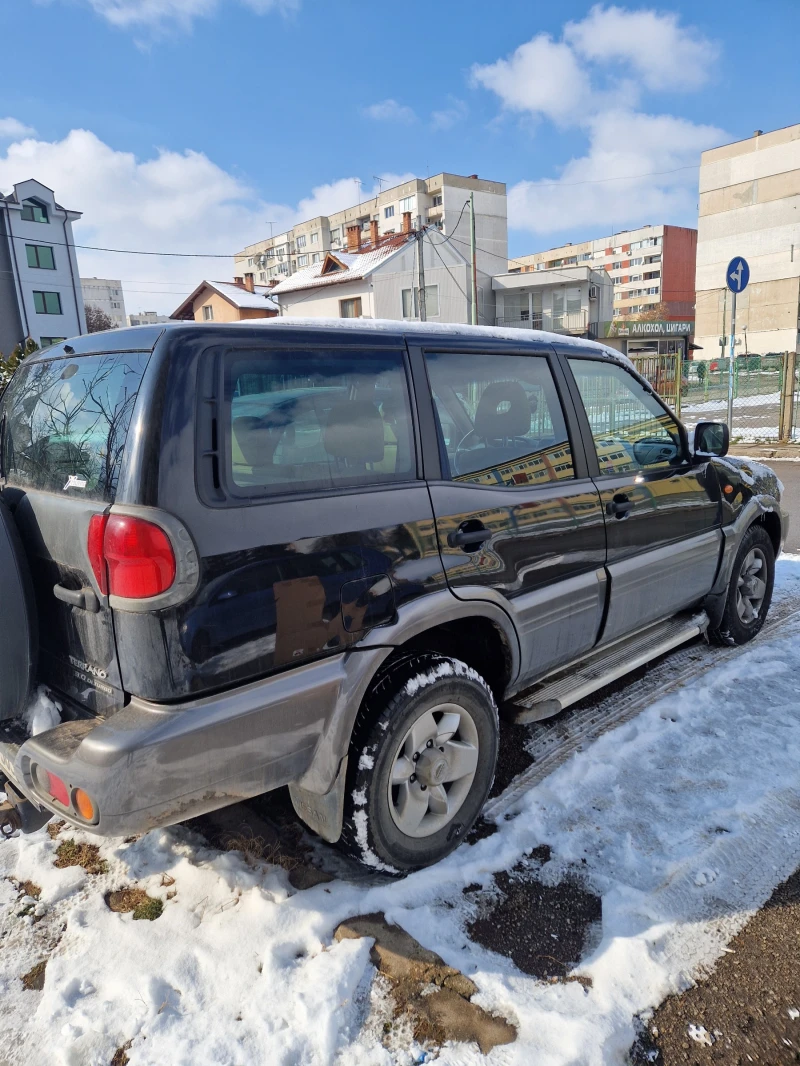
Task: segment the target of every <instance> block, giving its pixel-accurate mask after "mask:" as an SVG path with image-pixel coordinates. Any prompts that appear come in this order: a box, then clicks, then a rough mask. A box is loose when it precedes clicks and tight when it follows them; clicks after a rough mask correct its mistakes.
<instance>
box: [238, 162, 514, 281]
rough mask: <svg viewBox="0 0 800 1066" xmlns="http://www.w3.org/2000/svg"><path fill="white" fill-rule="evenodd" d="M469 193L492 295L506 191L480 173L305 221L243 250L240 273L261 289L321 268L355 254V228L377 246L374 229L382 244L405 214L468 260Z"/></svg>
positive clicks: (387, 193)
mask: <svg viewBox="0 0 800 1066" xmlns="http://www.w3.org/2000/svg"><path fill="white" fill-rule="evenodd" d="M470 192H472V193H473V194H474V197H475V238H476V244H477V250H478V251H477V256H476V261H477V267H478V272H479V273H480V274H482V275H484V281H483V283H482V286H481V287H482V288H488V289H489V290H491V284H490V283H489V281H488V279H489V278H491V276H492V275H493V274H496V273H497V272H498V270H502V269H503V268H504V266H505V263H506V260H507V257H508V204H507V199H506V187H505V185H504V184H503V182H500V181H486V180H484V179H482V178H479V177H478V176H477V174H472V175H470V176H469V177H462V176H460V175H458V174H446V173H442V174H436V175H435V176H434V177H431V178H413V179H411V180H410V181H407V182H404V183H403V184H402V185H397V186H394V187H393V188H391V189H384V190H383V191H382V192H380V193H379V195H378V196H374V197H372V198H371V199H368V200H363V201H361V202H360V203H358V204H355V205H354V206H353V207H348V208H347V209H345V210H344V211H337V212H336V213H335V214H332V215H320V216H318V217H317V218H312V219H309V220H308V221H306V222H301V223H299V224H298V225H296V226H294V227H292V229H290V230H287V231H286V232H285V233H280V234H278V235H277V236H274V237H269V238H267V239H265V240H261V241H258V242H256V243H255V244H251V245H248V247H247V248H244V249H243V250H242V251H241V252H239V253H238V254H237V255H236V257H235V261H236V273H237V274H241V275H243V276H244V275H246V274H248V273H251V274H253V275H254V280H255V281H256V282H260V283H262V284H266V283H267V282H269V281H275V280H277V281H280V280H282V279H284V278H287V277H291V275H292V274H294V273H295V272H296V271H299V270H305V269H306V268H307V267H313V266H316V265H318V264H319V263H321V262H322V260H323V259H324V257H325V253H326V252H329V251H333V252H337V251H348V250H350V251H352V250H353V249H352V247H350V248H349V249H348V236H347V233H348V229H351V228H352V227H353V226H357V227H358V229H359V231H360V234H361V240H362V242H366V241H370V242H371V243H373V244H374V237H372V236H371V234H372V231H373V230H374V229H375V227H376V226H377V237H378V238H379V239H382V238H384V237H389V236H392V235H394V234H397V233H400V232H401V229H402V219H403V215H405V214H409V215H410V216H411V220H412V224H413V226H414V227H415V228H419V227H420V226H431V227H435V228H436V229H438V230H440V231H441V232H442V233H444V234H445V235H446V236H448V237H450V238H451V242H450V243H453V244H455V245H456V246H457V247H458V249H459V251H460V252H461V253H462V254H463V255H464V256H466V257H469V239H470V234H469V210H468V209H465V207H464V205H465V203H466V202H467V200H468V199H469V194H470ZM351 244H352V241H351Z"/></svg>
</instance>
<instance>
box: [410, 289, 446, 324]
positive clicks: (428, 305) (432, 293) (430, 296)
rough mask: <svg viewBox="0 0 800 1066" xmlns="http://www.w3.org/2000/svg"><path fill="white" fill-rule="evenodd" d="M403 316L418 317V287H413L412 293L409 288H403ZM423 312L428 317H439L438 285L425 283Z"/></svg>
mask: <svg viewBox="0 0 800 1066" xmlns="http://www.w3.org/2000/svg"><path fill="white" fill-rule="evenodd" d="M402 299H403V318H418V317H419V289H418V288H416V287H415V288H414V291H413V295H412V291H411V289H403V291H402ZM425 314H426V315H427V317H428V318H438V317H439V286H438V285H426V286H425Z"/></svg>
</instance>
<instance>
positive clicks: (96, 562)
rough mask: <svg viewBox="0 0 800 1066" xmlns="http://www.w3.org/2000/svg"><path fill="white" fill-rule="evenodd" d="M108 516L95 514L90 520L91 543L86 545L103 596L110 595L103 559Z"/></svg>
mask: <svg viewBox="0 0 800 1066" xmlns="http://www.w3.org/2000/svg"><path fill="white" fill-rule="evenodd" d="M107 521H108V515H107V514H93V515H92V517H91V518H90V519H89V542H88V544H87V545H86V547H87V550H88V553H89V562H90V563H91V566H92V573H93V574H94V576H95V578H96V580H97V585H98V588H99V589H100V592H101V594H102V595H103V596H107V595H108V570H107V569H106V561H105V559H104V558H103V537H104V536H105V533H106V522H107Z"/></svg>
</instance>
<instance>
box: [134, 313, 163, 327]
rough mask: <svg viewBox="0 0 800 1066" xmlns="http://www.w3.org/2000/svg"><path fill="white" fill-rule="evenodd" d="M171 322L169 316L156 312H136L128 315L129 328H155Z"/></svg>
mask: <svg viewBox="0 0 800 1066" xmlns="http://www.w3.org/2000/svg"><path fill="white" fill-rule="evenodd" d="M171 321H172V319H171V318H170V317H169V315H160V314H159V313H158V311H137V313H136V314H135V315H128V325H129V326H157V325H159V324H160V323H161V322H171Z"/></svg>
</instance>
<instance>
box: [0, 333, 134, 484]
mask: <svg viewBox="0 0 800 1066" xmlns="http://www.w3.org/2000/svg"><path fill="white" fill-rule="evenodd" d="M149 358H150V353H149V352H125V353H124V354H120V353H115V354H114V355H103V356H97V355H91V356H83V357H80V356H78V357H76V358H75V359H71V360H70V359H53V360H46V361H42V362H35V363H29V364H27V365H26V364H24V363H23V365H22V366H21V367H20V369H19V370H18V371H17V372H16V374H15V375H14V377H13V379H12V381H11V384H10V385H9V386H8V388H7V389H6V391H5V393H4V395H3V401H2V408H0V418H1V419H2V422H0V428H2V438H1V443H2V453H1V455H0V458H2V466H3V473H4V475H5V477H6V478H7V480H8V482H9V483H10V484H12V485H17V486H19V487H21V488H27V489H45V490H47V491H50V492H66V493H68V494H69V495H70V496H80V497H83V498H86V499H90V500H103V501H106V502H109V503H111V502H113V500H114V496H115V494H116V491H117V481H118V480H119V473H120V468H121V464H122V455H123V451H124V448H125V438H126V437H127V434H128V427H129V425H130V421H131V415H132V414H133V406H134V403H135V402H136V394H137V392H138V391H139V386H140V384H141V381H142V375H143V374H144V371H145V368H146V366H147V362H148V359H149Z"/></svg>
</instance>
